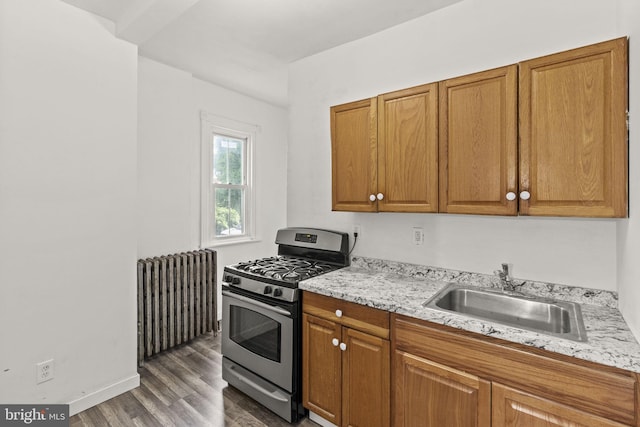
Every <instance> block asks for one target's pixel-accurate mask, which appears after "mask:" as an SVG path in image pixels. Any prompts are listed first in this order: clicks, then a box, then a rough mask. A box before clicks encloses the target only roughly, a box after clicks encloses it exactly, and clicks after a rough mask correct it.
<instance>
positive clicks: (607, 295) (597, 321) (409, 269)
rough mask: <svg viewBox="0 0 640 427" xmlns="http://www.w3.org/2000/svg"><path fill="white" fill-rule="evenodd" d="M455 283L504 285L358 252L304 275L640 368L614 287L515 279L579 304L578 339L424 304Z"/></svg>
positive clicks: (544, 345)
mask: <svg viewBox="0 0 640 427" xmlns="http://www.w3.org/2000/svg"><path fill="white" fill-rule="evenodd" d="M451 282H456V283H461V284H470V285H474V286H478V287H485V288H498V287H499V286H500V283H499V280H498V279H497V278H496V277H494V276H491V275H485V274H480V273H471V272H464V271H457V270H447V269H442V268H435V267H429V266H422V265H417V264H408V263H400V262H394V261H386V260H379V259H373V258H364V257H353V258H352V260H351V266H349V267H346V268H342V269H339V270H336V271H333V272H331V273H327V274H323V275H320V276H316V277H313V278H310V279H307V280H303V281H301V282H300V283H299V288H300V289H302V290H305V291H311V292H315V293H318V294H321V295H326V296H330V297H334V298H338V299H342V300H345V301H350V302H354V303H357V304H362V305H366V306H369V307H373V308H378V309H381V310H385V311H388V312H391V313H398V314H403V315H406V316H409V317H413V318H416V319H422V320H427V321H430V322H433V323H437V324H441V325H447V326H450V327H453V328H456V329H461V330H465V331H470V332H475V333H478V334H481V335H485V336H491V337H494V338H500V339H503V340H505V341H509V342H514V343H519V344H524V345H527V346H531V347H535V348H539V349H543V350H547V351H551V352H555V353H558V354H562V355H566V356H571V357H575V358H578V359H582V360H587V361H591V362H596V363H600V364H603V365H606V366H612V367H616V368H620V369H625V370H628V371H632V372H636V373H640V344H638V341H637V340H636V338H635V336H634V335H633V333H632V332H631V330H630V329H629V327H628V325H627V324H626V322H625V321H624V319H623V317H622V314H621V313H620V311H619V310H618V309H617V294H616V293H615V292H611V291H605V290H598V289H588V288H579V287H574V286H566V285H559V284H554V283H545V282H535V281H527V280H519V279H514V282H515V284H516V288H517V290H518V291H520V292H522V293H525V294H529V295H536V296H542V297H547V298H553V299H556V300H565V301H572V302H577V303H579V304H580V307H581V311H582V316H583V320H584V325H585V329H586V331H587V341H586V342H577V341H571V340H567V339H564V338H560V337H556V336H550V335H546V334H542V333H537V332H532V331H527V330H523V329H518V328H513V327H509V326H506V325H502V324H498V323H495V322H492V321H489V320H481V319H477V318H471V317H468V316H465V315H461V314H456V313H451V312H444V311H440V310H434V309H430V308H426V307H424V306H423V303H424V302H426V301H428V300H429V299H430V298H431V297H433V296H434V295H435V294H436V293H437V292H438V291H440V290H441V289H442V288H443V287H445V286H446V285H448V284H449V283H451Z"/></svg>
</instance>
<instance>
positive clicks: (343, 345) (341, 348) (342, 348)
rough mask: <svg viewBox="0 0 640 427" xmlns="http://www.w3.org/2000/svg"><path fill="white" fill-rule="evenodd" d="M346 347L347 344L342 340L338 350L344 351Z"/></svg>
mask: <svg viewBox="0 0 640 427" xmlns="http://www.w3.org/2000/svg"><path fill="white" fill-rule="evenodd" d="M346 349H347V345H346V344H345V343H343V342H341V343H340V350H342V351H345V350H346Z"/></svg>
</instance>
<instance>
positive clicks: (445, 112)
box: [440, 65, 518, 215]
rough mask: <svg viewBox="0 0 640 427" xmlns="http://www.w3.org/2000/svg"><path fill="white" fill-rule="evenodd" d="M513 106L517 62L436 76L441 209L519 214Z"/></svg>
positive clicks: (516, 139)
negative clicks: (439, 78) (451, 76)
mask: <svg viewBox="0 0 640 427" xmlns="http://www.w3.org/2000/svg"><path fill="white" fill-rule="evenodd" d="M517 111H518V67H517V65H511V66H508V67H502V68H498V69H494V70H490V71H484V72H481V73H475V74H471V75H467V76H463V77H458V78H455V79H449V80H445V81H443V82H440V212H447V213H471V214H493V215H516V214H517V212H518V201H517V200H516V197H515V196H516V192H517V191H518V181H517V179H518V176H517V166H518V157H517V156H518V152H517V143H518V124H517V120H518V112H517ZM509 193H511V195H510V196H507V195H508V194H509Z"/></svg>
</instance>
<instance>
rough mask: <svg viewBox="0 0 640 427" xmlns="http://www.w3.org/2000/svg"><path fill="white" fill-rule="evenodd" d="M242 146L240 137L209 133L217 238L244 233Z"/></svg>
mask: <svg viewBox="0 0 640 427" xmlns="http://www.w3.org/2000/svg"><path fill="white" fill-rule="evenodd" d="M246 145H247V141H246V140H244V139H239V138H234V137H229V136H225V135H217V134H216V135H214V136H213V177H212V179H213V185H214V192H215V223H216V236H217V237H222V236H230V235H239V234H244V233H245V226H244V223H245V221H244V216H245V212H244V206H245V203H244V202H245V189H246V174H245V170H244V169H245V168H244V165H245V163H246V161H245V157H246Z"/></svg>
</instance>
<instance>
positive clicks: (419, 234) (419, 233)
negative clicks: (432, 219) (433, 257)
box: [413, 227, 424, 245]
mask: <svg viewBox="0 0 640 427" xmlns="http://www.w3.org/2000/svg"><path fill="white" fill-rule="evenodd" d="M413 244H414V245H423V244H424V229H423V228H422V227H413Z"/></svg>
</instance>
